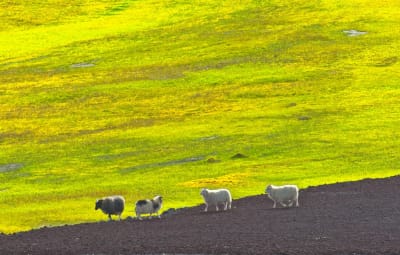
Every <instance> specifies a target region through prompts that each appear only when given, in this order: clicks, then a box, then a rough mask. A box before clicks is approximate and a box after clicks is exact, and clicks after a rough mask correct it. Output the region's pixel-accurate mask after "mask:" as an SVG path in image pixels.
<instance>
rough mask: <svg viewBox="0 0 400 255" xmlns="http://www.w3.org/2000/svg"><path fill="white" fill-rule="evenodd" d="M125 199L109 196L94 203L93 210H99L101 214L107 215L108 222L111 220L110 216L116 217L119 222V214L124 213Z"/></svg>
mask: <svg viewBox="0 0 400 255" xmlns="http://www.w3.org/2000/svg"><path fill="white" fill-rule="evenodd" d="M124 207H125V199H124V197H122V196H110V197H104V198H102V199H98V200H97V201H96V207H95V208H94V209H95V210H97V209H101V210H102V211H103V213H105V214H108V218H109V220H112V218H111V215H118V217H119V220H121V214H122V212H123V211H124Z"/></svg>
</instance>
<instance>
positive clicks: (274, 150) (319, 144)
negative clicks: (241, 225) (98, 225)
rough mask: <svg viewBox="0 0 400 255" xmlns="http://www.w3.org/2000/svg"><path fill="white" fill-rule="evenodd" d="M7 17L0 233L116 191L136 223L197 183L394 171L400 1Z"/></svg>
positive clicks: (0, 86) (192, 192)
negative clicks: (146, 202) (144, 203)
mask: <svg viewBox="0 0 400 255" xmlns="http://www.w3.org/2000/svg"><path fill="white" fill-rule="evenodd" d="M0 10H1V12H0V17H1V20H2V22H1V24H0V45H1V47H0V123H1V125H0V219H1V221H0V232H4V233H13V232H18V231H25V230H29V229H31V228H37V227H40V226H43V225H46V226H49V225H52V226H53V225H62V224H66V223H68V224H70V223H78V222H94V221H99V220H105V219H106V217H105V216H104V215H103V214H102V213H101V212H98V211H94V202H95V200H96V199H97V198H100V197H102V196H106V195H112V194H121V195H124V196H125V198H126V200H127V210H126V212H125V213H124V215H123V217H127V216H132V215H133V207H134V202H135V201H136V200H138V199H142V198H147V197H153V196H154V195H156V194H161V195H163V196H164V199H165V205H164V208H165V209H167V208H169V207H181V206H192V205H196V204H199V203H201V202H202V200H201V197H200V195H199V190H200V188H202V187H209V188H217V187H226V188H229V189H231V191H232V193H233V196H234V198H239V197H244V196H248V195H254V194H261V193H263V191H264V188H265V186H266V185H267V184H268V183H274V184H283V183H294V184H297V185H299V186H300V187H302V188H304V187H307V186H310V185H318V184H323V183H334V182H338V181H348V180H358V179H362V178H376V177H387V176H393V175H396V174H399V173H400V171H399V164H398V162H399V157H398V151H399V146H400V139H399V138H400V137H399V136H400V135H399V132H397V130H398V127H399V126H400V110H399V109H398V106H399V103H400V101H399V98H400V88H399V86H398V85H399V84H400V75H399V72H398V70H399V62H400V61H399V58H400V56H399V53H398V52H400V43H399V42H400V31H399V30H398V29H396V28H397V27H399V26H400V21H399V19H398V13H399V12H400V5H399V3H398V2H397V1H395V0H390V1H385V2H384V3H381V2H379V3H378V2H375V1H372V0H371V1H361V0H351V1H333V0H325V1H322V2H321V1H313V0H311V1H310V0H307V1H305V0H297V1H291V2H290V4H289V3H287V1H280V0H276V1H255V0H254V1H250V0H247V1H240V2H237V3H232V1H218V2H216V1H211V0H202V1H197V2H194V3H188V2H187V1H180V0H176V1H172V0H164V1H151V0H136V1H133V0H132V1H128V0H125V1H123V0H114V1H96V2H93V1H72V2H71V1H65V0H51V1H36V0H35V1H30V2H29V3H27V2H26V1H22V0H18V1H15V0H14V1H6V2H4V3H2V4H0ZM350 29H357V30H360V31H367V34H365V35H362V36H358V37H349V36H346V35H345V34H344V33H343V32H342V31H343V30H350ZM237 153H242V154H244V155H246V156H247V157H246V158H241V159H233V158H232V156H234V155H235V154H237ZM210 158H212V159H215V160H216V161H217V162H215V163H210V162H209V161H208V159H210ZM11 164H17V165H11Z"/></svg>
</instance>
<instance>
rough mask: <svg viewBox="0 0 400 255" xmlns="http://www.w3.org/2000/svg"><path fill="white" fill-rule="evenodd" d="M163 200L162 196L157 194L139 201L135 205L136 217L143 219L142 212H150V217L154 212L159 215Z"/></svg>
mask: <svg viewBox="0 0 400 255" xmlns="http://www.w3.org/2000/svg"><path fill="white" fill-rule="evenodd" d="M162 202H163V201H162V197H161V196H155V197H154V198H153V199H145V200H139V201H137V202H136V205H135V212H136V217H137V218H139V219H140V220H141V219H142V217H140V215H141V214H150V218H151V217H152V215H153V213H155V214H157V215H158V211H159V210H160V209H161V207H162ZM158 218H161V217H160V215H158Z"/></svg>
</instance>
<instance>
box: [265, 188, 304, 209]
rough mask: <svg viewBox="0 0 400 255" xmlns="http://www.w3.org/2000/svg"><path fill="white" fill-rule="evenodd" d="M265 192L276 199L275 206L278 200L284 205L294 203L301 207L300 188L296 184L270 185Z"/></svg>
mask: <svg viewBox="0 0 400 255" xmlns="http://www.w3.org/2000/svg"><path fill="white" fill-rule="evenodd" d="M265 193H267V194H268V197H269V198H270V199H272V200H273V201H274V206H273V208H276V203H277V202H278V203H280V204H281V205H282V206H284V207H287V206H289V207H291V206H292V205H293V203H295V206H296V207H299V188H298V187H297V186H296V185H283V186H274V185H268V186H267V188H266V189H265Z"/></svg>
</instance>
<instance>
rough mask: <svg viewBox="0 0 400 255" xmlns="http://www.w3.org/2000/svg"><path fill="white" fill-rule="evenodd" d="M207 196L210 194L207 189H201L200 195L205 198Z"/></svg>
mask: <svg viewBox="0 0 400 255" xmlns="http://www.w3.org/2000/svg"><path fill="white" fill-rule="evenodd" d="M207 194H208V190H207V189H201V191H200V195H202V196H205V195H207Z"/></svg>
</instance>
